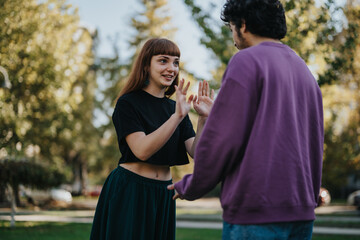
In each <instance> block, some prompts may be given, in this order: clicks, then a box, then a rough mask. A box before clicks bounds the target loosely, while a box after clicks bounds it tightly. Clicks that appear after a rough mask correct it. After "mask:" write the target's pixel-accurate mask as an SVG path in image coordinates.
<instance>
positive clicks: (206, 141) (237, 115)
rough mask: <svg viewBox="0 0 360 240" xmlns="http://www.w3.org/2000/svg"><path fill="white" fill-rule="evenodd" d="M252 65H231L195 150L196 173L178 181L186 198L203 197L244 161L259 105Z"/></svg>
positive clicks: (231, 63) (179, 191)
mask: <svg viewBox="0 0 360 240" xmlns="http://www.w3.org/2000/svg"><path fill="white" fill-rule="evenodd" d="M249 64H251V63H250V61H241V59H240V61H239V60H238V59H235V60H234V59H232V61H230V63H229V65H228V68H227V70H226V72H225V74H224V77H223V81H222V86H221V89H220V92H219V94H218V96H217V98H216V100H215V102H214V105H213V108H212V111H211V113H210V115H209V117H208V119H207V121H206V124H205V126H204V130H203V133H202V136H201V137H200V139H199V142H198V145H197V148H196V151H195V156H194V172H193V174H189V175H186V176H184V178H183V179H182V180H181V181H179V182H178V183H176V184H175V189H176V191H177V192H178V193H179V194H180V196H181V197H182V198H184V199H187V200H195V199H197V198H200V197H202V196H203V195H204V194H206V193H207V192H209V191H210V190H211V189H213V188H214V187H215V186H216V184H217V183H219V182H220V181H222V179H223V177H224V176H226V175H227V174H228V173H229V172H230V171H231V169H232V168H233V167H235V166H237V165H238V164H240V162H241V160H242V156H243V155H244V150H245V147H246V143H247V140H248V137H249V135H250V132H251V129H252V125H253V121H254V119H255V115H256V110H257V104H258V96H257V93H256V92H257V91H256V88H257V85H258V84H257V83H256V77H255V76H256V75H255V72H254V70H251V69H253V68H254V66H249Z"/></svg>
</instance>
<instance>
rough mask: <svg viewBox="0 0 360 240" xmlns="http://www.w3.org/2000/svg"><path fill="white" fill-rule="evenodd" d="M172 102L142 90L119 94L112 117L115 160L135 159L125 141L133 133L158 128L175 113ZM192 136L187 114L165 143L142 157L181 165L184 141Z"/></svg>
mask: <svg viewBox="0 0 360 240" xmlns="http://www.w3.org/2000/svg"><path fill="white" fill-rule="evenodd" d="M175 104H176V103H175V101H173V100H170V99H168V98H157V97H154V96H152V95H150V94H149V93H147V92H145V91H137V92H132V93H129V94H126V95H124V96H122V97H120V98H119V99H118V101H117V104H116V106H115V109H114V113H113V116H112V119H113V123H114V126H115V129H116V133H117V137H118V144H119V149H120V152H121V155H122V156H121V158H120V161H119V163H124V162H139V161H141V160H139V159H138V158H136V156H135V155H134V154H133V153H132V151H131V150H130V148H129V146H128V145H127V143H126V141H125V137H126V136H127V135H129V134H131V133H134V132H144V133H145V134H150V133H151V132H153V131H155V130H156V129H158V128H159V127H160V126H161V125H162V124H163V123H164V122H166V121H167V120H168V119H169V118H170V116H171V115H172V114H173V113H174V112H175ZM194 136H195V132H194V129H193V126H192V123H191V121H190V119H189V117H188V116H186V117H185V118H184V119H183V121H182V122H181V123H180V124H179V126H178V127H177V128H176V130H175V132H174V134H173V135H172V136H171V137H170V139H169V140H168V141H167V143H166V144H165V145H164V146H163V147H162V148H161V149H160V150H159V151H158V152H156V153H155V154H154V155H153V156H151V157H150V158H149V159H147V160H146V162H147V163H150V164H155V165H169V166H173V165H183V164H187V163H188V162H189V160H188V157H187V152H186V148H185V144H184V142H185V141H186V140H187V139H189V138H191V137H194Z"/></svg>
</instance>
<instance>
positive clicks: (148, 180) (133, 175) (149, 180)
mask: <svg viewBox="0 0 360 240" xmlns="http://www.w3.org/2000/svg"><path fill="white" fill-rule="evenodd" d="M117 171H119V172H120V173H121V174H125V175H126V176H127V177H130V178H132V179H133V180H135V181H138V182H142V183H151V184H157V185H164V186H167V185H170V184H172V179H170V180H166V181H162V180H156V179H152V178H147V177H143V176H141V175H139V174H136V173H134V172H132V171H129V170H127V169H125V168H123V167H121V166H118V167H117Z"/></svg>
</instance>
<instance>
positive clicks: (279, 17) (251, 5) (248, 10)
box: [221, 0, 287, 39]
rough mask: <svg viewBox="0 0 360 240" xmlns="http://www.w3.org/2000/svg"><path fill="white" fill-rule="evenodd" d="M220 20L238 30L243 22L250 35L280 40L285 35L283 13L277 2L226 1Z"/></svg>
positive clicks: (268, 0) (266, 0)
mask: <svg viewBox="0 0 360 240" xmlns="http://www.w3.org/2000/svg"><path fill="white" fill-rule="evenodd" d="M221 20H223V21H224V22H225V23H227V24H230V22H231V23H232V24H234V25H235V26H236V29H240V28H241V26H242V23H243V22H245V24H246V28H247V30H248V31H250V32H251V33H252V34H255V35H258V36H261V37H269V38H274V39H282V38H284V37H285V35H286V31H287V28H286V19H285V11H284V8H283V6H282V4H281V3H280V1H278V0H227V1H226V3H225V4H224V7H223V10H222V13H221Z"/></svg>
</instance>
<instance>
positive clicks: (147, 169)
mask: <svg viewBox="0 0 360 240" xmlns="http://www.w3.org/2000/svg"><path fill="white" fill-rule="evenodd" d="M119 165H120V166H121V167H123V168H125V169H127V170H129V171H131V172H133V173H136V174H138V175H140V176H143V177H146V178H151V179H156V180H160V181H168V180H171V172H170V167H169V166H158V165H153V164H148V163H143V162H132V163H121V164H119Z"/></svg>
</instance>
